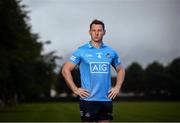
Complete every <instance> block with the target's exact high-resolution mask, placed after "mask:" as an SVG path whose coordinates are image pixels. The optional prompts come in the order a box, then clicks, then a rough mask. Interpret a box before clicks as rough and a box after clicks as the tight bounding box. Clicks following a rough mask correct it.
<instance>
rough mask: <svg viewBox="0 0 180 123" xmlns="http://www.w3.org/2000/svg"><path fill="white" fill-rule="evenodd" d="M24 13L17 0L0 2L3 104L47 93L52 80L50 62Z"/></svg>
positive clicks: (1, 98) (52, 66) (52, 67)
mask: <svg viewBox="0 0 180 123" xmlns="http://www.w3.org/2000/svg"><path fill="white" fill-rule="evenodd" d="M27 13H28V12H27V11H26V10H25V6H24V5H20V1H16V0H1V1H0V18H1V19H0V57H1V59H0V100H1V101H2V102H3V103H5V104H6V103H9V102H10V103H13V101H12V100H14V102H17V101H18V100H21V99H26V98H34V97H39V96H40V95H43V96H44V95H49V94H48V93H49V88H50V82H52V81H54V80H53V76H54V73H53V69H54V68H55V65H54V61H48V60H47V61H46V62H45V59H44V56H42V55H41V51H42V46H43V45H42V43H40V41H39V37H38V34H34V33H32V32H31V26H30V25H29V24H28V21H29V17H28V16H27ZM51 56H53V54H51Z"/></svg>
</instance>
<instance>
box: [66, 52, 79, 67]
mask: <svg viewBox="0 0 180 123" xmlns="http://www.w3.org/2000/svg"><path fill="white" fill-rule="evenodd" d="M69 61H70V62H72V63H74V64H76V65H77V64H79V62H80V51H79V50H76V51H75V52H73V53H72V54H71V56H70V58H69Z"/></svg>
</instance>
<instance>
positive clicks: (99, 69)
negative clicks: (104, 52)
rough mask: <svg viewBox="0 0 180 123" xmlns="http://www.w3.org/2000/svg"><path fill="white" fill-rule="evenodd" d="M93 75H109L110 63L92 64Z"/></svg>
mask: <svg viewBox="0 0 180 123" xmlns="http://www.w3.org/2000/svg"><path fill="white" fill-rule="evenodd" d="M90 71H91V73H108V72H109V63H108V62H90Z"/></svg>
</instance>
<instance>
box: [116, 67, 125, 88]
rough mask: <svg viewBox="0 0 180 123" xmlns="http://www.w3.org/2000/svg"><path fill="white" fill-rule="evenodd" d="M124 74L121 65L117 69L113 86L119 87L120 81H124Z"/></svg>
mask: <svg viewBox="0 0 180 123" xmlns="http://www.w3.org/2000/svg"><path fill="white" fill-rule="evenodd" d="M124 76H125V71H124V69H123V68H122V67H121V68H120V69H119V70H118V71H117V79H116V84H115V87H117V88H119V89H120V88H121V86H122V83H123V81H124Z"/></svg>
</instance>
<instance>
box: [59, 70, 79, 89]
mask: <svg viewBox="0 0 180 123" xmlns="http://www.w3.org/2000/svg"><path fill="white" fill-rule="evenodd" d="M62 75H63V76H64V78H65V81H66V84H67V85H68V87H69V88H70V89H71V90H72V91H73V92H75V91H76V90H77V89H78V87H77V86H76V85H75V83H74V81H73V77H72V74H71V71H70V70H65V69H63V70H62Z"/></svg>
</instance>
